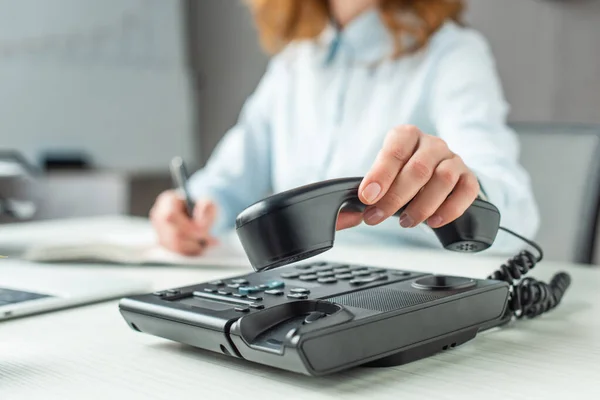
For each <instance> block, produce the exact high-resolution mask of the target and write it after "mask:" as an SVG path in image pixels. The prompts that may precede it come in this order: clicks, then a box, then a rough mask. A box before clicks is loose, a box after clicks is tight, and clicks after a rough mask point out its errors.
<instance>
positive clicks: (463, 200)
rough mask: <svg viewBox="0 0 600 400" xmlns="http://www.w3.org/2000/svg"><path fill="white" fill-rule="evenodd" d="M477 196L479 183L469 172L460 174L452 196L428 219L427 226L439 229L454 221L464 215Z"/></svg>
mask: <svg viewBox="0 0 600 400" xmlns="http://www.w3.org/2000/svg"><path fill="white" fill-rule="evenodd" d="M478 195H479V182H478V181H477V178H476V177H475V175H473V174H472V173H470V172H469V173H464V174H462V175H461V176H460V178H459V180H458V183H457V184H456V186H455V187H454V190H453V191H452V194H451V195H450V196H449V197H448V198H447V199H446V200H445V201H444V203H443V204H442V205H441V206H440V207H439V208H438V209H437V210H436V211H435V213H434V214H433V215H432V216H431V217H429V218H428V221H427V224H428V225H429V226H430V227H432V228H439V227H441V226H444V225H446V224H448V223H450V222H452V221H454V220H455V219H457V218H458V217H460V216H461V215H463V214H464V212H465V211H466V210H467V208H469V206H470V205H471V204H472V203H473V202H474V201H475V199H476V198H477V196H478Z"/></svg>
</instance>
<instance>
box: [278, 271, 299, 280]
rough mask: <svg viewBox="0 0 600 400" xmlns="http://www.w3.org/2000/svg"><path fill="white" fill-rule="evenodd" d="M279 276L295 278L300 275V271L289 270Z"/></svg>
mask: <svg viewBox="0 0 600 400" xmlns="http://www.w3.org/2000/svg"><path fill="white" fill-rule="evenodd" d="M280 276H281V277H282V278H286V279H296V278H297V277H299V276H300V273H299V272H295V271H290V272H284V273H282V274H281V275H280Z"/></svg>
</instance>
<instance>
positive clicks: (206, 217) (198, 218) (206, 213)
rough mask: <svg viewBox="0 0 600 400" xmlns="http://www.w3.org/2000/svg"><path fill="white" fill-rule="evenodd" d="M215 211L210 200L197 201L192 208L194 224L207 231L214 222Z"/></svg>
mask: <svg viewBox="0 0 600 400" xmlns="http://www.w3.org/2000/svg"><path fill="white" fill-rule="evenodd" d="M216 214H217V209H216V206H215V204H214V203H213V202H212V201H210V200H199V201H198V202H197V203H196V206H195V207H194V222H195V224H196V225H197V226H198V227H200V228H201V229H204V230H209V229H210V228H211V227H212V225H213V223H214V222H215V218H216Z"/></svg>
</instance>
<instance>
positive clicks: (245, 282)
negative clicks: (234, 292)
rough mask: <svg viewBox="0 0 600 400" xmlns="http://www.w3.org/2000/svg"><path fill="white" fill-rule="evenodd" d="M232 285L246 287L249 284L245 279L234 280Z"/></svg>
mask: <svg viewBox="0 0 600 400" xmlns="http://www.w3.org/2000/svg"><path fill="white" fill-rule="evenodd" d="M231 283H237V284H238V285H245V284H247V283H248V280H247V279H244V278H236V279H232V280H231Z"/></svg>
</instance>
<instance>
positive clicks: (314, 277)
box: [300, 274, 319, 281]
mask: <svg viewBox="0 0 600 400" xmlns="http://www.w3.org/2000/svg"><path fill="white" fill-rule="evenodd" d="M318 278H319V277H318V276H317V275H315V274H307V275H300V280H301V281H316V280H317V279H318Z"/></svg>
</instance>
